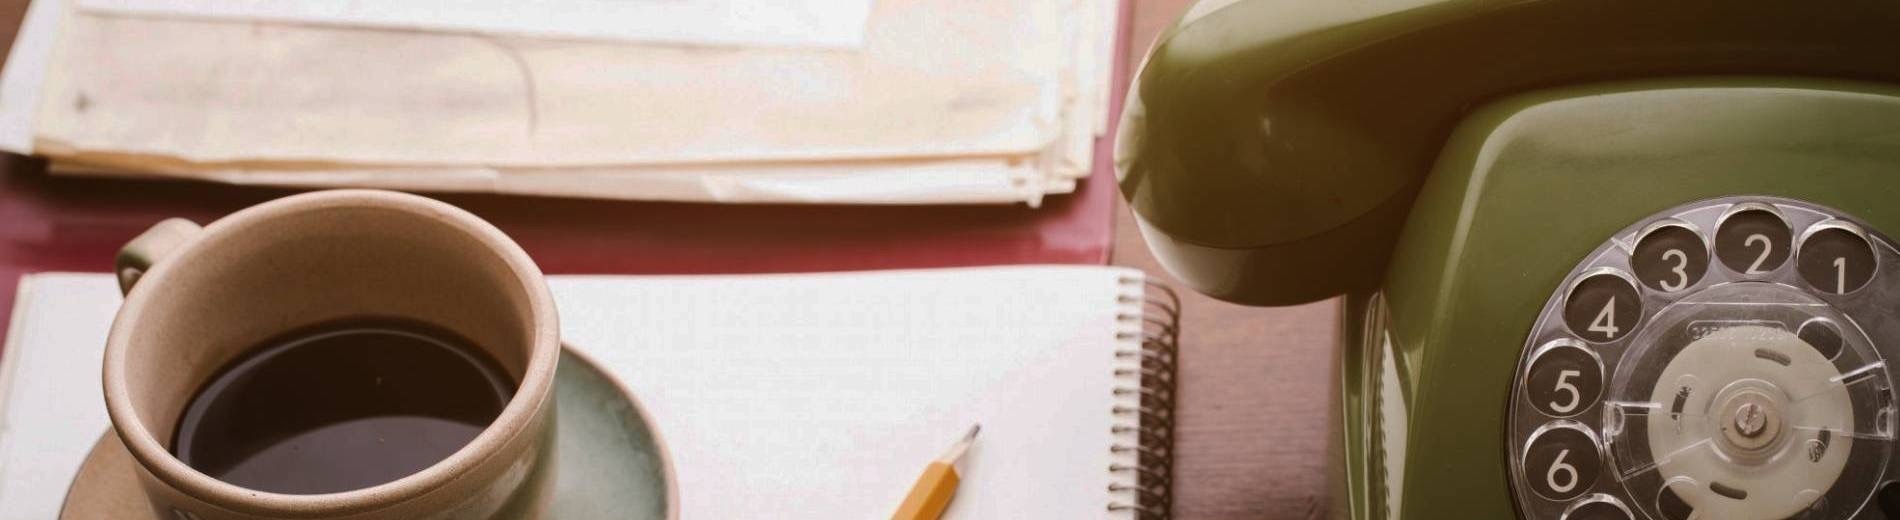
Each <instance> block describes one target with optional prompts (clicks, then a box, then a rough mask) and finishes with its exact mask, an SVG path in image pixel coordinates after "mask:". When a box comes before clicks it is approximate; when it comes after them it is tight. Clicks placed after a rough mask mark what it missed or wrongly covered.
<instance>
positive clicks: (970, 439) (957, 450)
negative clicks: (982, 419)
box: [937, 424, 983, 464]
mask: <svg viewBox="0 0 1900 520" xmlns="http://www.w3.org/2000/svg"><path fill="white" fill-rule="evenodd" d="M982 430H983V425H981V424H975V425H971V426H970V431H969V432H968V433H964V434H963V438H962V439H958V440H957V443H956V444H953V445H951V446H950V450H949V451H945V452H943V456H942V457H937V461H939V462H943V463H946V464H950V463H955V462H956V461H957V459H960V458H963V452H965V451H969V450H970V445H971V444H975V443H976V432H978V431H982Z"/></svg>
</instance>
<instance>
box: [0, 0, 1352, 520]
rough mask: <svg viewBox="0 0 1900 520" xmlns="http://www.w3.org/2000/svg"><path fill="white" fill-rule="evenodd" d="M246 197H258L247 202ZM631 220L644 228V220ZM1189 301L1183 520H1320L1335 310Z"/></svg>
mask: <svg viewBox="0 0 1900 520" xmlns="http://www.w3.org/2000/svg"><path fill="white" fill-rule="evenodd" d="M26 3H27V2H26V0H0V42H10V41H11V40H12V35H13V32H14V30H15V28H16V27H17V25H18V24H19V20H20V17H21V16H22V14H23V13H24V11H25V6H26ZM1191 3H1192V1H1191V0H1133V19H1132V20H1131V21H1130V22H1131V26H1132V36H1131V44H1130V45H1129V46H1128V47H1129V49H1130V51H1129V53H1128V54H1127V55H1126V56H1124V57H1123V58H1124V60H1125V63H1126V64H1127V65H1128V66H1130V67H1132V66H1134V65H1137V64H1139V62H1140V60H1141V57H1142V54H1143V52H1144V51H1145V50H1146V49H1147V47H1148V44H1149V43H1150V42H1152V41H1153V39H1154V37H1155V35H1156V34H1158V33H1159V32H1160V31H1161V30H1162V29H1163V28H1165V27H1167V25H1168V24H1170V23H1173V21H1174V19H1175V18H1176V17H1178V16H1179V14H1180V13H1181V11H1182V10H1184V9H1186V8H1187V7H1188V5H1190V4H1191ZM1129 70H1132V68H1131V69H1129ZM20 164H21V161H20V160H18V159H17V158H15V159H9V160H7V161H5V164H0V170H7V169H15V168H20V167H21V166H20ZM1097 189H1102V188H1097ZM259 196H262V195H259ZM244 197H249V196H248V195H246V196H243V197H240V198H244ZM225 202H229V203H230V204H239V203H243V202H245V201H244V200H231V201H225ZM1115 204H1116V207H1115V208H1114V215H1115V231H1114V239H1113V243H1112V250H1111V253H1110V261H1111V263H1114V264H1117V265H1124V266H1131V267H1138V268H1141V269H1144V270H1146V271H1148V272H1150V273H1153V274H1154V275H1155V276H1156V277H1158V278H1162V279H1164V280H1166V281H1168V282H1170V283H1171V284H1173V285H1176V286H1180V284H1179V283H1178V282H1176V281H1174V280H1173V279H1172V277H1168V276H1167V275H1166V274H1165V271H1164V270H1163V269H1162V268H1161V266H1160V265H1159V264H1157V263H1156V261H1155V259H1154V257H1153V255H1152V254H1150V253H1149V251H1148V248H1147V245H1146V244H1145V243H1144V242H1143V241H1142V238H1141V235H1140V233H1139V232H1138V231H1137V230H1136V229H1135V225H1134V222H1133V218H1132V216H1130V214H1129V213H1128V210H1127V208H1126V206H1123V205H1121V203H1120V200H1119V198H1116V199H1115ZM1057 205H1058V207H1063V206H1062V203H1057ZM1048 209H1049V208H1045V210H1048ZM1087 209H1088V208H1080V209H1077V211H1086V210H1087ZM840 211H842V212H844V213H846V214H843V215H834V216H832V217H831V218H835V219H853V218H854V217H853V216H852V215H849V214H848V213H849V212H850V211H851V210H848V209H847V210H840ZM972 211H973V213H972V216H975V217H977V218H992V217H986V216H985V215H987V213H983V211H985V210H972ZM631 216H634V217H637V216H638V212H637V210H636V212H635V213H633V214H631ZM994 218H1006V217H994ZM66 229H67V230H68V231H70V230H71V229H72V228H66ZM943 232H944V233H945V234H954V233H961V232H962V230H955V229H951V230H944V231H943ZM662 238H664V237H662ZM969 260H970V261H972V262H980V261H983V260H984V259H981V258H973V259H969ZM1182 296H1183V298H1184V300H1185V301H1184V303H1183V308H1184V309H1183V310H1184V312H1183V321H1184V323H1183V325H1182V330H1183V332H1182V338H1181V343H1182V347H1181V348H1182V353H1181V358H1180V359H1181V361H1180V366H1179V370H1180V376H1181V379H1180V387H1179V390H1178V391H1179V399H1178V410H1177V414H1178V416H1177V423H1176V429H1177V430H1176V435H1177V437H1176V445H1175V450H1176V457H1175V467H1174V471H1175V479H1174V481H1175V489H1174V493H1175V503H1174V513H1175V516H1176V517H1177V518H1182V519H1190V520H1191V519H1242V518H1246V519H1253V518H1319V517H1321V516H1323V515H1324V514H1325V511H1326V510H1327V505H1328V503H1329V500H1330V499H1329V498H1328V494H1327V493H1328V490H1327V485H1328V480H1327V472H1328V470H1329V468H1328V463H1329V459H1328V458H1327V435H1328V428H1329V426H1330V424H1331V422H1330V421H1331V419H1330V416H1329V410H1330V409H1331V404H1330V403H1331V401H1332V399H1333V395H1332V393H1333V390H1334V387H1335V386H1336V377H1337V372H1338V371H1337V368H1336V363H1337V360H1336V356H1335V354H1334V348H1333V344H1334V342H1335V341H1336V339H1335V327H1336V322H1337V319H1338V314H1337V307H1338V304H1337V302H1335V301H1324V302H1318V303H1312V304H1307V305H1301V306H1294V307H1283V308H1254V307H1243V306H1238V305H1233V304H1228V303H1224V302H1220V301H1217V300H1213V299H1211V298H1207V297H1205V296H1201V295H1197V294H1192V293H1191V292H1187V291H1183V294H1182Z"/></svg>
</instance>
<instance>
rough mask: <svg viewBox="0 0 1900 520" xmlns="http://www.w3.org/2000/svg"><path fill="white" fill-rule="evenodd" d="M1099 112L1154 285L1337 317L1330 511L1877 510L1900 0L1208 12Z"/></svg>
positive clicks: (1260, 3)
mask: <svg viewBox="0 0 1900 520" xmlns="http://www.w3.org/2000/svg"><path fill="white" fill-rule="evenodd" d="M1123 117H1124V119H1123V124H1122V127H1121V128H1122V130H1121V135H1120V136H1119V143H1118V147H1117V148H1118V149H1117V158H1116V162H1117V167H1118V172H1119V174H1120V177H1119V179H1120V183H1121V188H1122V191H1123V194H1124V195H1125V196H1126V197H1127V198H1128V200H1129V202H1130V206H1131V207H1132V208H1133V209H1134V212H1135V214H1136V216H1137V222H1138V223H1139V225H1140V227H1141V230H1142V232H1143V234H1144V236H1145V237H1146V238H1147V239H1148V242H1149V244H1150V247H1152V248H1153V249H1154V250H1155V252H1156V256H1157V257H1158V258H1159V259H1160V260H1161V261H1162V264H1163V265H1164V266H1165V267H1167V268H1168V269H1169V270H1170V271H1171V272H1173V273H1175V274H1176V275H1177V276H1179V277H1180V278H1182V279H1183V280H1184V281H1185V282H1186V283H1188V284H1189V285H1191V286H1193V287H1194V288H1196V289H1197V290H1200V291H1202V292H1205V293H1208V294H1211V295H1214V296H1216V297H1220V298H1223V299H1228V300H1232V301H1236V302H1241V303H1249V304H1261V305H1282V304H1291V303H1299V302H1307V301H1314V300H1318V299H1323V298H1327V297H1331V296H1335V295H1342V294H1343V295H1346V296H1347V298H1346V299H1345V302H1346V305H1345V310H1344V312H1343V316H1344V317H1343V320H1344V322H1345V323H1344V326H1343V327H1342V342H1343V345H1342V347H1343V348H1342V349H1341V356H1342V363H1341V369H1342V370H1341V372H1342V373H1341V383H1340V385H1341V386H1340V388H1341V393H1342V395H1341V398H1340V399H1339V401H1338V402H1337V403H1336V404H1337V406H1339V407H1340V410H1341V414H1340V417H1341V422H1340V424H1339V425H1338V431H1339V435H1340V436H1339V438H1337V439H1335V442H1339V443H1341V446H1342V448H1343V449H1341V450H1340V452H1341V453H1342V455H1343V456H1342V457H1341V460H1339V461H1338V463H1339V465H1340V467H1339V469H1340V470H1341V471H1340V472H1339V475H1341V478H1342V482H1341V483H1342V484H1343V486H1342V487H1341V488H1340V493H1339V495H1338V496H1337V497H1336V501H1337V503H1336V504H1335V505H1336V507H1337V510H1336V511H1335V512H1336V513H1338V514H1341V515H1345V516H1350V517H1352V518H1387V517H1394V518H1396V517H1403V518H1441V517H1442V518H1502V517H1513V516H1515V517H1521V518H1630V519H1645V518H1646V519H1679V518H1739V519H1748V518H1763V519H1770V518H1773V519H1779V518H1814V519H1824V518H1888V517H1892V518H1900V483H1896V480H1900V458H1895V457H1894V453H1893V452H1894V449H1893V448H1894V445H1895V443H1896V437H1895V430H1896V424H1895V421H1896V417H1895V416H1896V405H1895V398H1894V397H1895V396H1894V393H1893V380H1892V375H1890V373H1889V370H1888V369H1887V367H1886V365H1885V361H1884V360H1885V359H1888V358H1889V357H1894V356H1900V318H1897V317H1896V315H1895V314H1894V312H1893V311H1892V309H1895V308H1900V250H1897V249H1896V248H1895V245H1894V244H1895V243H1894V242H1893V241H1892V240H1891V239H1889V238H1887V235H1886V233H1888V232H1894V231H1895V230H1900V2H1893V1H1890V0H1889V1H1881V2H1874V1H1848V2H1826V3H1814V2H1784V1H1767V2H1710V1H1687V2H1654V1H1628V0H1534V1H1512V2H1506V1H1440V0H1396V1H1324V2H1316V1H1305V0H1203V1H1202V2H1200V3H1199V4H1198V5H1195V6H1194V7H1192V8H1191V9H1190V10H1189V11H1188V13H1187V14H1186V15H1185V16H1184V17H1183V18H1182V19H1181V20H1180V21H1179V22H1177V23H1176V25H1175V26H1174V27H1173V28H1171V29H1169V30H1168V31H1167V32H1166V33H1164V34H1163V35H1162V37H1161V39H1160V40H1159V41H1157V42H1156V44H1155V46H1154V47H1153V48H1152V49H1151V50H1150V53H1149V56H1148V59H1147V61H1146V63H1145V64H1144V65H1143V67H1142V70H1141V72H1140V73H1139V75H1138V78H1137V80H1136V84H1135V85H1134V86H1133V87H1132V89H1131V96H1130V97H1129V100H1128V106H1127V107H1126V108H1125V110H1124V116H1123ZM1181 484H1182V485H1193V483H1190V482H1183V483H1181Z"/></svg>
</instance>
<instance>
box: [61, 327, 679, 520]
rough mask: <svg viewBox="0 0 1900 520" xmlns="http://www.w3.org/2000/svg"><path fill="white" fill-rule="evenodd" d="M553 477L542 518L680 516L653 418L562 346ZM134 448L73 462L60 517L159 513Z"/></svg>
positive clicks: (115, 519)
mask: <svg viewBox="0 0 1900 520" xmlns="http://www.w3.org/2000/svg"><path fill="white" fill-rule="evenodd" d="M554 385H555V390H554V391H555V406H556V407H557V408H556V416H555V420H556V421H558V424H557V426H556V428H555V430H556V434H555V435H556V436H557V437H556V439H555V451H556V457H555V459H556V462H555V471H556V472H557V473H556V476H555V479H556V480H555V483H554V500H553V501H552V503H551V505H550V506H549V510H548V514H547V515H546V517H547V518H551V519H552V518H627V519H633V520H672V519H676V518H678V517H679V493H678V490H677V488H676V487H675V486H676V483H675V482H674V480H673V464H672V461H671V460H670V459H669V458H668V455H667V453H666V446H665V444H664V443H663V442H662V441H661V439H660V436H659V434H658V433H657V432H655V431H654V428H653V426H652V425H653V421H652V420H650V418H649V417H648V416H647V414H646V411H645V410H643V409H641V408H640V405H639V403H638V402H636V401H634V399H633V396H632V395H631V394H628V393H627V391H626V388H625V387H623V386H621V385H620V381H619V380H617V379H614V377H613V376H612V375H609V374H607V373H606V372H605V371H604V370H602V369H601V368H600V366H599V365H598V364H596V363H594V361H593V360H592V359H589V358H588V357H587V356H585V355H582V354H581V353H579V352H575V351H574V350H573V349H572V348H567V349H562V352H561V367H560V369H559V371H558V372H557V373H556V375H555V382H554ZM137 471H138V469H137V468H136V466H135V465H134V463H133V461H132V454H131V453H130V452H127V451H126V450H125V446H124V445H123V444H120V443H119V436H118V435H114V434H113V433H112V432H111V431H107V432H106V434H105V436H104V437H102V438H100V439H99V443H98V444H95V445H93V447H92V452H91V453H89V454H87V455H86V461H85V463H83V464H82V465H80V467H79V475H78V476H76V477H74V478H73V485H72V488H71V489H69V490H68V491H67V492H66V505H65V506H64V507H63V508H62V510H61V511H60V515H59V517H60V520H94V519H111V520H132V519H150V520H160V519H159V518H157V517H156V516H154V514H153V512H152V509H151V505H149V503H147V502H146V501H145V495H144V491H141V490H140V489H139V483H138V477H137V476H136V475H137V473H136V472H137Z"/></svg>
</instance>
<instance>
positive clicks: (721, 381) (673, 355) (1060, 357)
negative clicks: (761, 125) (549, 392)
mask: <svg viewBox="0 0 1900 520" xmlns="http://www.w3.org/2000/svg"><path fill="white" fill-rule="evenodd" d="M1123 277H1139V272H1137V271H1133V270H1126V269H1111V268H1100V267H1030V268H984V269H974V270H938V271H892V272H876V273H840V274H817V275H799V276H751V277H718V278H711V277H654V278H640V279H629V278H619V277H603V278H593V279H588V278H572V277H570V278H557V279H555V280H553V281H552V282H551V285H552V287H553V289H554V292H555V295H556V296H555V298H556V300H558V301H559V302H560V303H561V305H562V307H561V320H562V331H563V334H564V337H565V338H566V339H567V340H568V341H570V342H571V343H573V344H574V345H576V346H578V347H579V348H581V349H583V350H586V351H588V352H590V353H592V354H594V355H596V356H597V357H599V358H601V359H602V360H603V361H604V362H605V363H606V364H607V365H609V366H612V367H614V370H615V372H616V373H617V374H618V375H620V376H621V377H622V378H623V380H624V381H625V382H626V384H627V385H628V387H630V388H631V389H632V391H633V392H634V393H635V394H637V395H639V396H640V399H641V402H642V403H643V404H645V405H646V406H647V407H648V410H649V411H650V412H651V413H652V415H653V417H654V418H655V420H656V421H657V422H658V428H659V430H660V435H661V436H662V437H663V438H664V439H665V442H666V444H667V445H668V447H669V448H670V451H671V453H672V455H673V462H674V464H675V466H676V467H677V469H678V475H677V477H678V478H679V482H680V488H679V489H680V507H681V517H682V518H779V517H797V518H827V519H830V518H837V519H849V518H867V519H869V518H876V519H882V518H889V517H890V514H891V512H892V511H894V510H895V509H896V507H897V504H898V503H899V502H901V501H902V500H903V498H904V494H905V492H906V491H908V490H909V489H910V486H911V484H912V483H913V482H914V481H915V480H916V478H917V475H918V474H919V472H921V471H922V470H923V467H924V465H925V464H926V463H928V462H929V460H930V459H932V458H934V457H936V456H937V454H939V453H941V452H942V451H943V450H944V448H946V447H948V446H949V444H950V443H951V442H952V441H954V440H955V439H956V437H957V436H958V435H960V434H961V433H962V432H963V431H964V430H966V429H968V428H969V426H970V424H971V423H981V424H982V425H983V431H982V434H981V435H980V436H979V437H978V440H977V443H976V445H975V447H974V448H973V449H972V450H971V452H970V453H969V455H968V456H967V459H966V461H965V462H966V464H964V465H963V466H962V477H963V482H964V484H963V486H962V487H961V488H960V489H959V491H958V493H957V498H956V500H955V501H953V502H952V504H951V507H950V510H949V512H948V515H947V517H948V518H965V519H989V518H1064V519H1066V518H1077V519H1080V518H1102V517H1104V516H1105V515H1109V512H1108V511H1107V508H1106V506H1107V504H1108V503H1109V502H1111V501H1113V500H1114V499H1115V498H1117V497H1115V496H1114V495H1112V494H1111V493H1109V492H1108V491H1107V489H1106V488H1107V486H1108V485H1109V484H1110V483H1111V482H1112V481H1113V479H1114V478H1115V477H1114V475H1113V474H1111V473H1109V472H1108V471H1107V468H1108V466H1109V464H1110V463H1112V462H1116V461H1117V459H1116V458H1115V457H1113V456H1111V454H1110V452H1109V447H1110V446H1112V445H1113V444H1115V443H1116V441H1117V440H1118V439H1117V438H1116V437H1115V436H1114V435H1113V434H1112V433H1111V432H1110V429H1111V428H1112V427H1113V426H1114V425H1115V424H1116V416H1114V415H1112V414H1110V413H1109V409H1110V408H1111V407H1113V406H1114V405H1115V404H1116V398H1115V397H1114V396H1113V395H1112V390H1113V388H1114V387H1115V386H1117V385H1118V384H1119V383H1120V381H1119V380H1118V379H1117V378H1115V376H1114V369H1115V368H1116V367H1117V364H1118V360H1117V359H1116V358H1115V356H1114V352H1115V350H1117V349H1118V348H1120V349H1134V348H1138V347H1137V346H1136V345H1134V344H1132V343H1127V342H1123V343H1118V342H1117V340H1116V339H1115V333H1116V332H1117V331H1118V330H1127V329H1126V327H1125V326H1124V325H1123V324H1120V323H1118V322H1117V320H1116V315H1117V314H1118V313H1128V312H1135V313H1138V312H1139V310H1140V309H1139V305H1138V304H1137V305H1135V306H1134V307H1133V308H1132V309H1131V308H1130V307H1126V306H1123V305H1118V304H1117V297H1118V296H1121V295H1122V294H1123V293H1124V292H1126V291H1128V290H1134V291H1138V290H1139V289H1140V285H1139V283H1136V284H1133V286H1132V287H1130V286H1125V285H1123V284H1120V283H1118V279H1119V278H1123ZM1138 300H1139V298H1137V301H1138Z"/></svg>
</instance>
